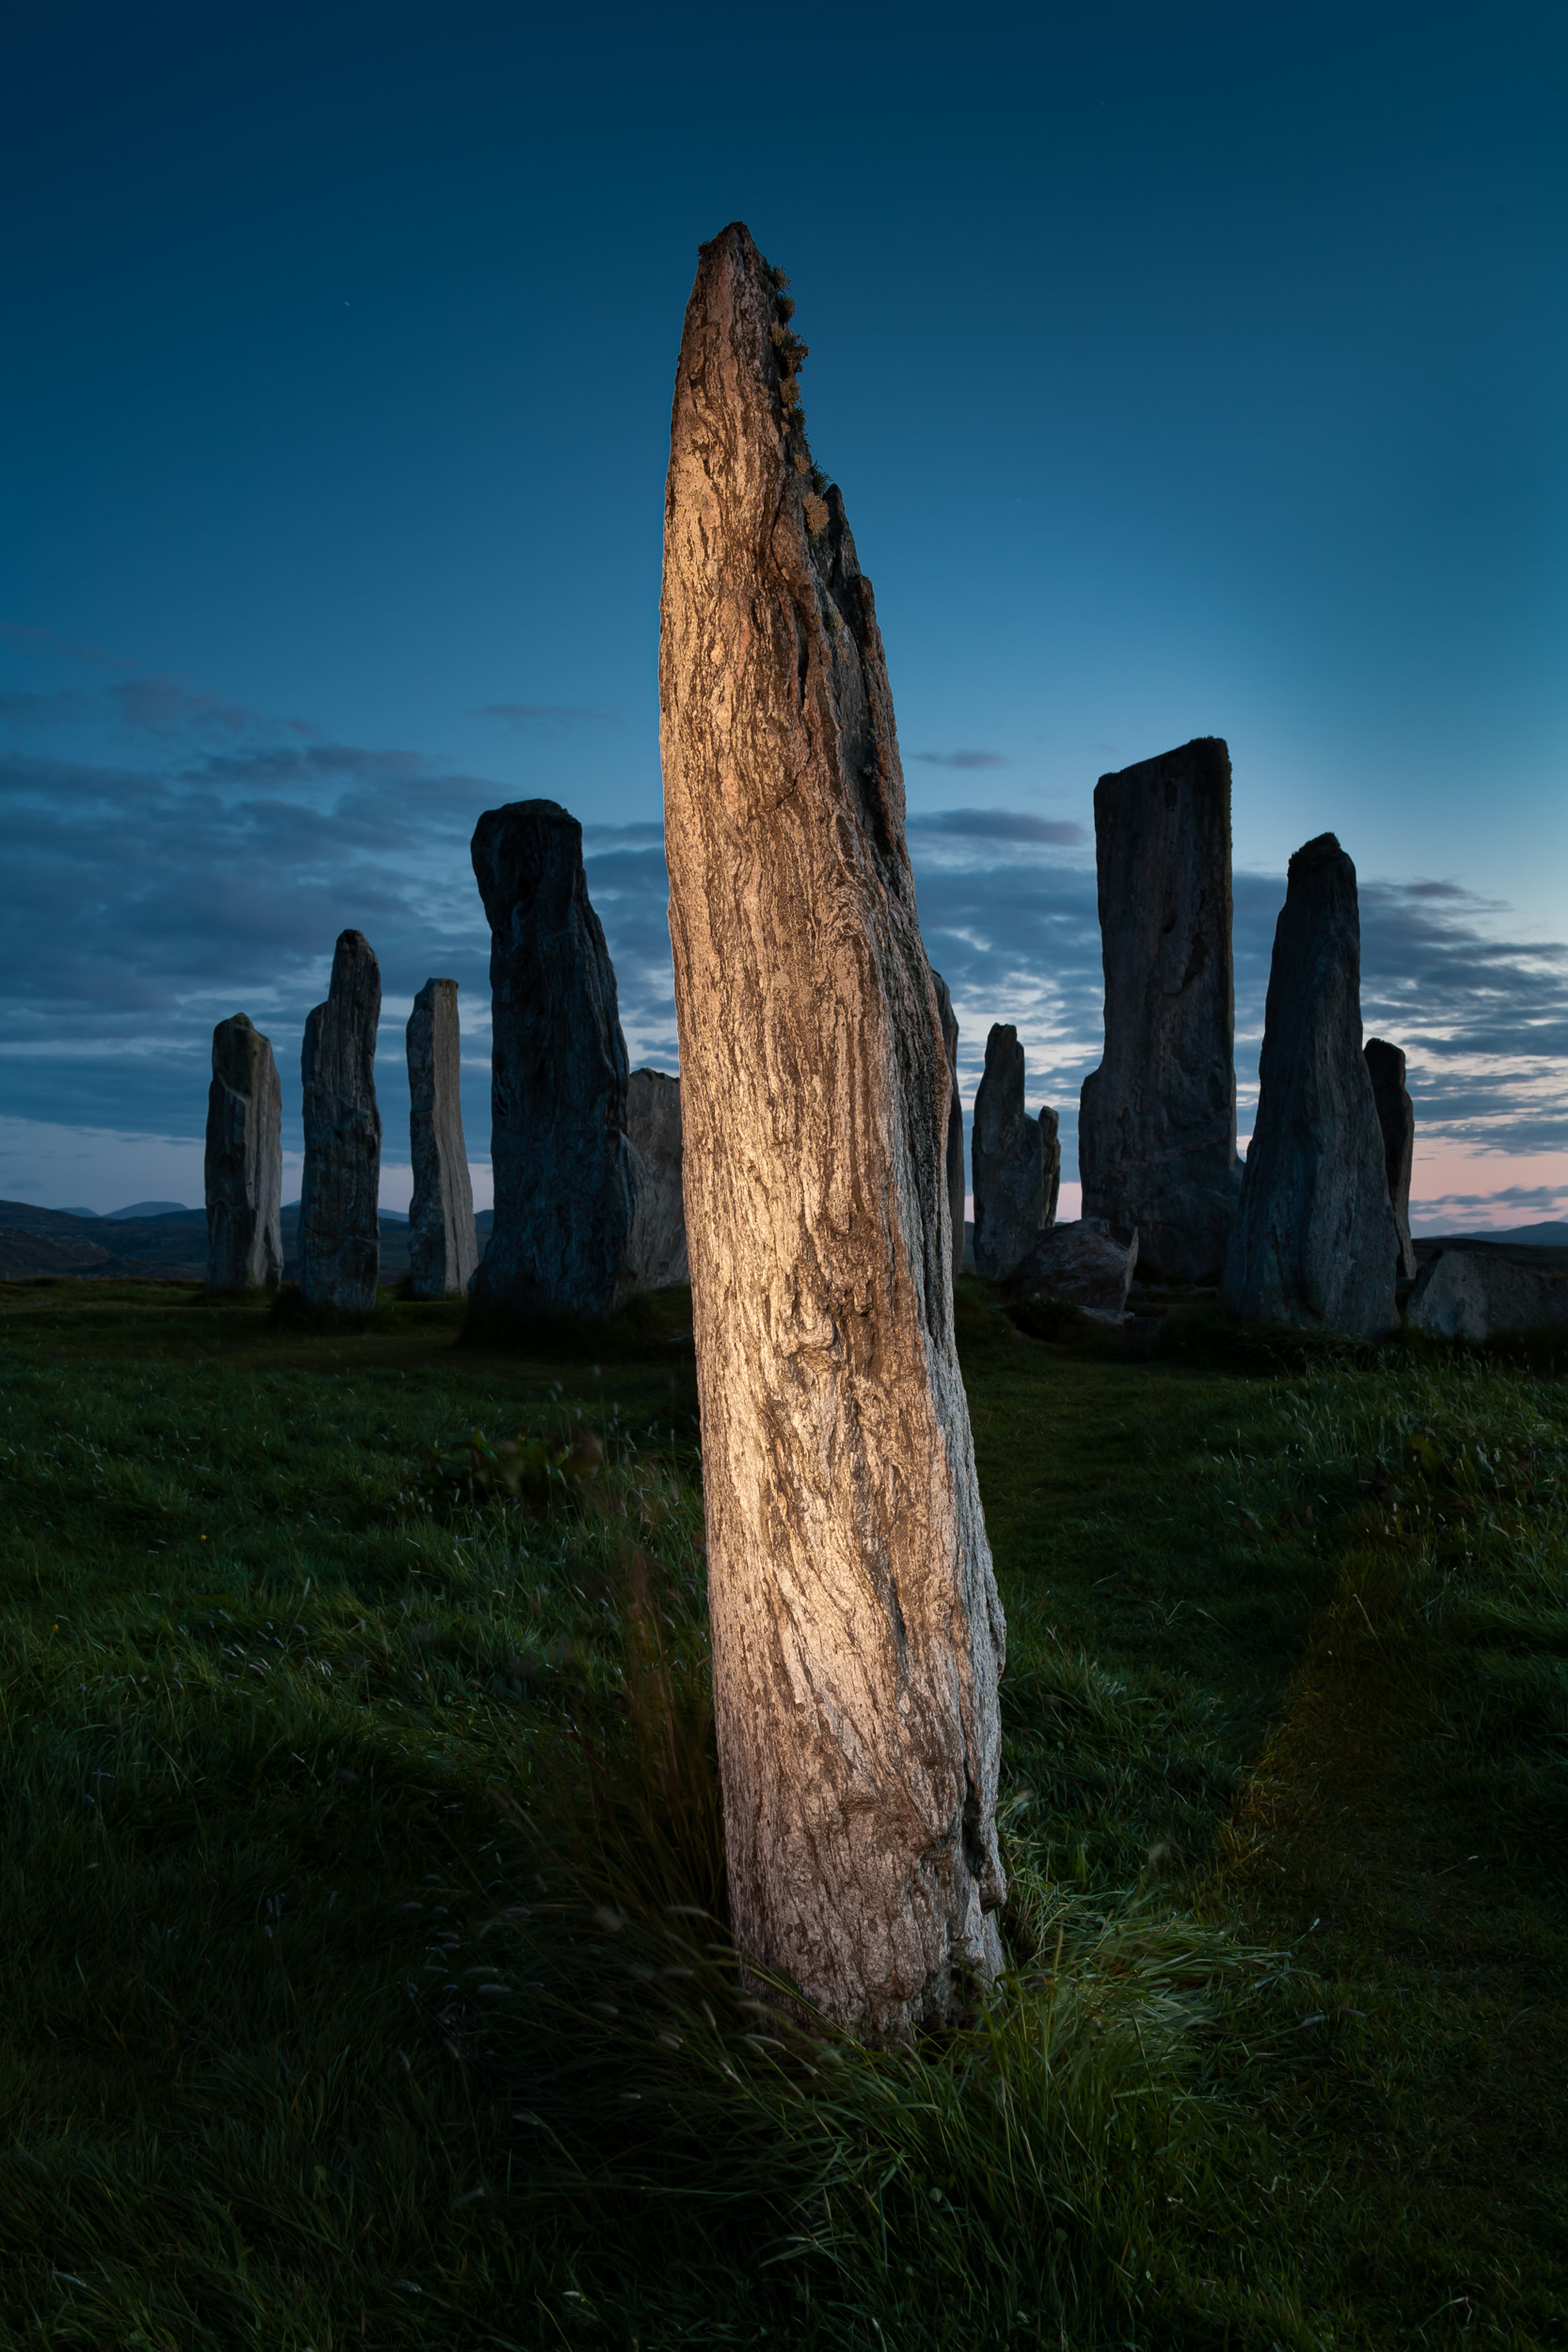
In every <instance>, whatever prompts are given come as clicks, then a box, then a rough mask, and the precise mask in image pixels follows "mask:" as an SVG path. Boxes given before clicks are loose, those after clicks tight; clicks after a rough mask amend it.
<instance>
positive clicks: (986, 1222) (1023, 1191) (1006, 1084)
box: [971, 1021, 1045, 1282]
mask: <svg viewBox="0 0 1568 2352" xmlns="http://www.w3.org/2000/svg"><path fill="white" fill-rule="evenodd" d="M971 1152H972V1154H973V1159H974V1270H975V1272H976V1273H977V1274H983V1275H984V1276H985V1278H986V1279H987V1281H989V1282H1005V1281H1006V1279H1007V1277H1008V1275H1009V1274H1011V1272H1012V1271H1013V1268H1014V1267H1015V1266H1016V1265H1017V1264H1018V1263H1019V1261H1020V1259H1021V1258H1022V1255H1023V1253H1024V1251H1025V1250H1026V1249H1027V1248H1028V1247H1029V1245H1030V1243H1031V1242H1032V1241H1033V1240H1034V1239H1035V1237H1036V1235H1037V1233H1038V1232H1039V1231H1040V1229H1041V1227H1042V1226H1043V1225H1044V1223H1045V1133H1044V1130H1043V1129H1042V1127H1041V1125H1040V1122H1039V1120H1037V1119H1031V1118H1030V1117H1029V1114H1028V1112H1027V1111H1026V1110H1025V1109H1024V1107H1023V1048H1022V1045H1021V1044H1020V1043H1019V1041H1018V1031H1017V1030H1016V1029H1015V1028H1014V1027H1013V1025H1012V1024H1011V1022H1006V1023H1003V1022H1000V1021H998V1022H997V1023H995V1024H994V1025H993V1026H992V1029H991V1033H990V1036H989V1037H988V1038H987V1040H986V1067H985V1071H984V1073H983V1075H982V1077H981V1079H980V1084H979V1087H978V1088H977V1089H976V1091H975V1096H974V1141H973V1144H972V1146H971Z"/></svg>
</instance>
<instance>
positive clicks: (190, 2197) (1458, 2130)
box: [0, 1283, 1568, 2352]
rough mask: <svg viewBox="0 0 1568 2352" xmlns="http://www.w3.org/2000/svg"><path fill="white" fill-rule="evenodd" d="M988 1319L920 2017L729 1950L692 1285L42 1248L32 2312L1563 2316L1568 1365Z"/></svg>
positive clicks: (29, 2254)
mask: <svg viewBox="0 0 1568 2352" xmlns="http://www.w3.org/2000/svg"><path fill="white" fill-rule="evenodd" d="M962 1323H963V1342H964V1352H965V1369H966V1376H967V1378H968V1382H969V1387H970V1396H971V1406H972V1411H973V1414H974V1427H975V1438H976V1447H977V1452H978V1455H979V1463H980V1474H981V1483H982V1486H983V1489H984V1493H985V1498H986V1504H987V1511H988V1517H989V1521H990V1530H991V1537H992V1542H993V1545H994V1548H995V1551H996V1556H997V1563H998V1571H999V1575H1000V1577H1001V1581H1002V1585H1003V1593H1004V1597H1005V1600H1006V1606H1007V1611H1008V1616H1009V1623H1010V1629H1011V1659H1010V1663H1009V1674H1008V1678H1007V1681H1006V1686H1005V1707H1006V1730H1007V1768H1008V1791H1007V1839H1008V1847H1009V1855H1010V1860H1011V1863H1012V1867H1013V1873H1014V1894H1013V1898H1012V1900H1011V1902H1010V1905H1009V1910H1008V1914H1007V1918H1006V1931H1007V1938H1008V1944H1009V1950H1010V1955H1011V1958H1012V1961H1013V1963H1014V1974H1013V1976H1012V1977H1011V1978H1010V1979H1009V1980H1008V1982H1007V1983H1006V1985H1005V1986H1004V1988H1003V1989H1002V1990H1001V1992H1000V1993H999V1994H998V1995H997V1997H996V1999H995V2000H994V2001H993V2002H992V2003H991V2004H990V2007H989V2008H988V2010H987V2011H986V2012H985V2014H984V2015H982V2016H980V2017H978V2018H977V2019H976V2020H975V2021H974V2024H973V2025H972V2026H971V2027H970V2028H968V2029H967V2030H965V2031H964V2032H961V2033H958V2034H955V2035H954V2036H952V2037H950V2038H949V2040H947V2041H946V2042H942V2044H940V2045H929V2046H927V2047H924V2048H922V2049H920V2050H917V2051H913V2052H909V2053H899V2054H893V2055H889V2056H881V2057H879V2056H876V2055H873V2054H868V2053H865V2052H863V2051H861V2050H858V2049H856V2048H854V2047H852V2046H847V2045H844V2044H842V2043H835V2042H832V2041H810V2042H806V2041H802V2040H800V2039H798V2038H796V2037H794V2036H792V2035H791V2034H790V2033H789V2032H788V2031H787V2030H785V2029H783V2028H781V2026H780V2024H779V2020H778V2017H777V2015H776V2014H775V2013H773V2012H771V2011H768V2010H759V2009H758V2008H756V2007H755V2006H754V2005H751V2004H749V2002H748V1999H747V1996H746V1994H745V1989H744V1987H742V1986H741V1985H739V1984H738V1983H737V1981H736V1974H735V1971H734V1969H733V1967H732V1965H731V1963H730V1958H729V1954H728V1951H727V1947H726V1944H725V1938H724V1930H723V1896H722V1876H721V1856H720V1851H719V1847H718V1839H717V1824H716V1812H715V1804H714V1794H713V1786H712V1778H711V1772H710V1769H709V1767H708V1764H707V1760H706V1740H705V1686H704V1673H705V1651H704V1621H703V1597H702V1574H703V1559H702V1550H701V1508H700V1499H699V1496H698V1493H697V1489H696V1486H695V1476H696V1431H695V1423H694V1417H693V1416H694V1393H693V1387H692V1379H691V1369H690V1363H689V1349H688V1347H687V1346H686V1344H685V1343H684V1341H683V1338H682V1334H681V1330H680V1323H679V1302H678V1301H674V1302H672V1303H671V1304H670V1306H669V1308H668V1309H667V1310H666V1311H664V1312H662V1313H660V1312H658V1311H650V1312H649V1313H647V1314H646V1315H645V1316H644V1318H643V1320H642V1321H641V1324H639V1325H638V1326H636V1327H632V1328H630V1329H628V1330H626V1331H623V1332H622V1333H620V1334H619V1335H617V1336H616V1337H615V1338H614V1339H613V1341H611V1342H608V1343H606V1344H605V1346H604V1349H603V1352H602V1354H601V1357H600V1359H599V1360H598V1361H597V1362H595V1361H594V1360H593V1359H590V1358H588V1357H585V1356H584V1355H582V1354H581V1353H580V1352H578V1353H570V1352H563V1350H562V1347H561V1345H560V1344H559V1335H557V1336H556V1339H555V1340H554V1341H553V1342H552V1341H551V1338H550V1335H547V1334H546V1335H542V1337H541V1340H540V1343H539V1345H540V1351H541V1352H536V1353H532V1354H531V1353H529V1352H527V1351H526V1350H520V1351H516V1352H507V1351H504V1350H499V1349H493V1350H482V1349H472V1348H464V1347H462V1346H461V1345H458V1344H455V1343H456V1342H457V1341H458V1339H459V1336H460V1335H459V1330H458V1319H457V1317H456V1314H455V1312H453V1311H448V1310H446V1309H441V1308H426V1307H414V1306H408V1305H391V1306H388V1307H387V1308H385V1309H384V1310H383V1311H381V1313H380V1314H379V1315H378V1316H377V1317H376V1318H375V1319H374V1321H373V1323H372V1326H371V1327H368V1328H366V1329H363V1330H360V1331H354V1332H342V1333H337V1334H334V1333H331V1332H325V1331H320V1330H317V1329H316V1328H314V1327H311V1326H309V1324H302V1323H299V1322H289V1321H287V1320H279V1319H278V1318H277V1317H275V1316H271V1315H269V1314H268V1312H267V1311H266V1310H265V1309H264V1308H261V1307H258V1308H249V1307H245V1308H234V1307H230V1308H214V1307H210V1306H208V1305H207V1304H206V1302H204V1301H202V1300H201V1299H200V1298H199V1296H198V1295H196V1294H193V1293H191V1292H189V1291H186V1290H180V1289H170V1290H168V1291H158V1290H155V1289H152V1288H150V1287H148V1286H141V1287H138V1288H137V1289H135V1291H130V1290H127V1291H123V1292H116V1291H113V1290H109V1289H100V1288H97V1287H96V1286H95V1287H94V1288H92V1289H90V1290H89V1289H88V1288H87V1286H86V1285H72V1284H69V1283H61V1284H58V1285H24V1286H16V1287H13V1288H10V1289H8V1290H0V1383H3V1385H0V1477H3V1479H4V1486H5V1495H4V1522H3V1525H4V1535H3V1538H0V1541H3V1545H4V1551H3V1558H0V1918H3V1920H4V1925H5V1932H4V1936H3V1939H0V2118H3V2122H4V2126H5V2132H4V2153H0V2344H18V2345H21V2344H27V2345H35V2344H36V2345H50V2346H55V2345H57V2346H71V2347H78V2346H93V2347H98V2346H103V2347H105V2352H106V2348H107V2347H119V2346H122V2345H124V2346H136V2347H152V2348H153V2352H166V2347H178V2348H179V2352H187V2348H189V2352H195V2347H198V2346H201V2347H205V2346H227V2345H256V2346H263V2345H264V2346H268V2347H272V2346H278V2347H290V2348H292V2352H304V2347H306V2346H313V2347H314V2352H340V2348H341V2347H344V2346H356V2345H359V2344H369V2345H371V2346H373V2347H382V2346H388V2347H393V2346H395V2347H404V2346H410V2347H412V2346H443V2347H445V2346H451V2347H463V2348H464V2352H467V2347H470V2346H472V2347H479V2346H490V2345H498V2346H504V2345H509V2344H515V2345H528V2346H532V2345H535V2344H541V2345H544V2344H577V2343H582V2344H598V2343H602V2344H616V2345H625V2346H627V2347H632V2346H638V2347H641V2348H642V2352H652V2347H655V2346H664V2345H671V2346H673V2345H688V2344H689V2345H721V2344H763V2343H767V2344H776V2345H781V2346H790V2347H795V2346H807V2345H823V2346H828V2345H832V2346H836V2345H840V2344H843V2345H855V2346H859V2345H866V2346H870V2345H895V2346H903V2345H909V2346H926V2345H933V2346H935V2345H953V2346H955V2347H967V2346H971V2345H980V2344H1019V2345H1022V2344H1051V2345H1053V2346H1056V2345H1059V2344H1069V2345H1075V2346H1077V2345H1082V2346H1090V2345H1095V2346H1100V2345H1106V2346H1109V2345H1115V2344H1138V2345H1164V2344H1181V2345H1187V2344H1191V2345H1195V2346H1210V2345H1212V2346H1214V2347H1216V2352H1218V2347H1221V2346H1237V2347H1240V2346H1243V2345H1257V2346H1259V2347H1260V2348H1265V2347H1270V2346H1273V2345H1275V2344H1277V2345H1281V2346H1291V2347H1294V2346H1307V2345H1313V2346H1317V2345H1323V2346H1327V2345H1329V2344H1335V2345H1338V2346H1344V2345H1362V2344H1365V2345H1385V2344H1387V2345H1396V2344H1397V2345H1404V2344H1411V2345H1433V2346H1438V2345H1458V2344H1468V2345H1479V2344H1488V2345H1492V2344H1498V2345H1509V2346H1521V2347H1522V2346H1529V2345H1537V2344H1541V2345H1546V2344H1561V2343H1562V2342H1563V2341H1564V2340H1565V2337H1568V2229H1565V2226H1564V2224H1565V2219H1568V2145H1565V2126H1564V2121H1563V2116H1564V2100H1563V2090H1564V2082H1563V2076H1564V2061H1563V2051H1564V2048H1565V2046H1568V2043H1565V2035H1564V2027H1565V2026H1568V2015H1565V2010H1568V1996H1565V1993H1564V1972H1563V1963H1564V1958H1565V1956H1568V1836H1565V1830H1568V1803H1565V1783H1568V1744H1565V1735H1568V1662H1565V1660H1568V1565H1565V1553H1568V1544H1565V1534H1568V1500H1565V1499H1568V1473H1565V1461H1568V1389H1565V1388H1564V1386H1563V1383H1562V1382H1561V1380H1560V1378H1559V1377H1557V1376H1554V1375H1549V1374H1541V1373H1536V1372H1531V1371H1530V1370H1528V1368H1525V1367H1520V1366H1512V1367H1511V1366H1509V1365H1504V1364H1497V1363H1488V1362H1486V1361H1483V1360H1481V1359H1476V1358H1473V1357H1470V1356H1467V1355H1465V1354H1464V1353H1463V1352H1453V1353H1448V1354H1444V1353H1438V1352H1431V1351H1421V1350H1418V1349H1414V1348H1409V1347H1405V1346H1397V1347H1395V1348H1393V1349H1391V1350H1389V1351H1387V1352H1386V1353H1385V1354H1384V1355H1382V1356H1358V1355H1357V1354H1355V1353H1354V1351H1350V1352H1346V1353H1343V1354H1337V1353H1335V1352H1333V1351H1312V1352H1310V1353H1308V1354H1307V1356H1305V1357H1301V1358H1299V1359H1291V1356H1290V1355H1289V1354H1286V1355H1285V1356H1284V1357H1278V1356H1276V1357H1275V1358H1274V1359H1272V1360H1271V1359H1270V1357H1269V1355H1268V1353H1267V1351H1263V1350H1259V1349H1256V1348H1254V1350H1253V1351H1252V1355H1251V1358H1250V1359H1249V1360H1246V1361H1239V1360H1237V1358H1236V1353H1235V1349H1234V1347H1233V1345H1232V1344H1231V1343H1230V1342H1228V1341H1227V1339H1226V1337H1225V1335H1224V1334H1223V1333H1219V1332H1216V1331H1215V1330H1214V1329H1212V1327H1204V1326H1202V1325H1201V1323H1200V1322H1198V1321H1191V1322H1190V1323H1189V1325H1188V1326H1187V1327H1183V1326H1182V1325H1181V1324H1180V1322H1178V1323H1175V1324H1173V1325H1172V1326H1170V1327H1169V1329H1168V1331H1167V1333H1166V1334H1165V1335H1164V1343H1165V1344H1166V1345H1167V1348H1168V1352H1167V1353H1165V1354H1164V1355H1157V1356H1156V1357H1155V1358H1154V1359H1151V1360H1150V1361H1148V1362H1147V1363H1134V1362H1131V1361H1128V1360H1126V1359H1123V1358H1122V1357H1120V1356H1119V1355H1118V1354H1117V1352H1116V1351H1115V1350H1114V1349H1112V1348H1111V1347H1109V1346H1108V1345H1106V1344H1105V1343H1101V1342H1099V1341H1097V1340H1095V1339H1093V1338H1091V1339H1089V1340H1086V1341H1083V1342H1080V1343H1071V1342H1069V1343H1065V1344H1061V1345H1056V1344H1050V1343H1044V1342H1040V1341H1036V1340H1031V1339H1027V1338H1024V1337H1022V1336H1020V1335H1018V1334H1016V1333H1015V1332H1014V1331H1013V1330H1012V1329H1011V1327H1009V1326H1008V1325H1007V1324H1006V1322H1005V1321H1004V1320H1003V1319H1002V1317H1001V1316H1000V1315H999V1314H997V1313H996V1312H995V1311H993V1309H992V1308H991V1307H990V1303H989V1301H988V1299H987V1297H986V1295H985V1294H984V1293H983V1292H982V1291H981V1290H979V1289H978V1288H975V1287H974V1286H969V1285H966V1293H965V1301H964V1306H963V1311H962ZM475 1427H478V1428H480V1429H483V1431H485V1432H486V1433H487V1434H488V1437H489V1438H491V1439H498V1438H512V1437H515V1435H516V1434H517V1432H518V1431H519V1430H523V1431H526V1432H528V1433H531V1437H532V1438H533V1439H534V1440H536V1443H534V1445H533V1446H532V1449H531V1451H530V1450H529V1449H528V1448H526V1447H525V1449H524V1451H523V1452H522V1453H521V1454H518V1455H516V1456H510V1457H502V1458H501V1459H500V1460H499V1461H497V1462H494V1463H492V1462H491V1461H490V1460H489V1459H488V1457H487V1456H486V1455H485V1454H483V1451H480V1450H475V1451H474V1452H473V1454H472V1455H471V1457H465V1454H464V1452H463V1449H462V1446H461V1443H460V1441H461V1440H462V1439H463V1438H465V1436H466V1435H467V1433H468V1432H469V1431H470V1430H472V1429H474V1428H475ZM587 1431H592V1432H594V1433H595V1434H596V1437H597V1439H598V1440H600V1441H601V1442H602V1452H603V1459H602V1461H600V1460H596V1459H595V1458H594V1456H595V1454H596V1452H597V1451H598V1448H597V1447H596V1446H595V1445H594V1444H593V1443H585V1442H584V1441H583V1440H584V1433H585V1432H587ZM433 1449H434V1453H433ZM508 1476H510V1478H511V1479H512V1482H513V1483H514V1484H515V1485H516V1486H517V1487H518V1490H519V1491H518V1494H517V1497H516V1498H515V1499H513V1498H512V1497H511V1496H509V1495H508V1493H507V1478H508Z"/></svg>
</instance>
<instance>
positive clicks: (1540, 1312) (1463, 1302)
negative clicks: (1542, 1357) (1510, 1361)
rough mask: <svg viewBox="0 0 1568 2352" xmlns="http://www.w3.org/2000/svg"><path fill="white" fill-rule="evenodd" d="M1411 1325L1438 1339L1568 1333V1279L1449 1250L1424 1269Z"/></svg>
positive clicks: (1481, 1252) (1468, 1251)
mask: <svg viewBox="0 0 1568 2352" xmlns="http://www.w3.org/2000/svg"><path fill="white" fill-rule="evenodd" d="M1407 1313H1408V1318H1409V1321H1410V1323H1411V1324H1412V1325H1413V1326H1414V1327H1415V1328H1416V1329H1417V1330H1418V1331H1425V1332H1426V1333H1427V1334H1428V1335H1429V1337H1431V1338H1432V1339H1434V1340H1475V1341H1478V1342H1479V1341H1484V1340H1497V1339H1504V1338H1507V1337H1510V1336H1512V1335H1514V1334H1517V1333H1519V1332H1522V1331H1565V1330H1568V1276H1563V1275H1560V1274H1538V1273H1536V1272H1535V1271H1534V1269H1533V1268H1531V1267H1528V1266H1521V1265H1514V1264H1513V1263H1511V1262H1510V1261H1509V1260H1508V1259H1507V1258H1500V1257H1494V1256H1493V1255H1492V1254H1491V1253H1490V1252H1489V1251H1485V1250H1481V1249H1445V1250H1444V1252H1443V1254H1442V1256H1441V1257H1440V1258H1433V1259H1432V1260H1431V1261H1430V1262H1429V1263H1427V1264H1426V1265H1424V1266H1423V1267H1422V1268H1421V1271H1420V1274H1419V1276H1418V1279H1417V1282H1416V1287H1415V1289H1414V1290H1413V1291H1412V1293H1411V1295H1410V1305H1409V1308H1408V1310H1407Z"/></svg>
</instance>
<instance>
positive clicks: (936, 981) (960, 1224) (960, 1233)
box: [931, 972, 968, 1281]
mask: <svg viewBox="0 0 1568 2352" xmlns="http://www.w3.org/2000/svg"><path fill="white" fill-rule="evenodd" d="M931 984H932V986H933V987H934V988H935V990H936V992H937V1011H938V1012H939V1013H940V1014H941V1016H942V1044H943V1045H944V1046H945V1047H946V1049H947V1074H948V1078H949V1081H950V1083H951V1086H952V1089H953V1090H952V1093H951V1094H950V1096H949V1097H948V1103H947V1208H948V1214H949V1216H951V1218H952V1220H953V1279H954V1280H955V1281H957V1280H958V1275H959V1272H960V1270H961V1269H962V1266H963V1262H964V1194H965V1192H966V1190H967V1189H968V1187H967V1186H966V1185H965V1184H964V1106H963V1104H962V1103H961V1102H960V1101H959V1100H958V1014H957V1013H956V1012H955V1011H954V1009H953V999H952V997H951V996H949V994H948V993H947V982H946V981H945V980H944V979H943V978H942V974H941V973H940V972H933V973H932V975H931Z"/></svg>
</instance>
